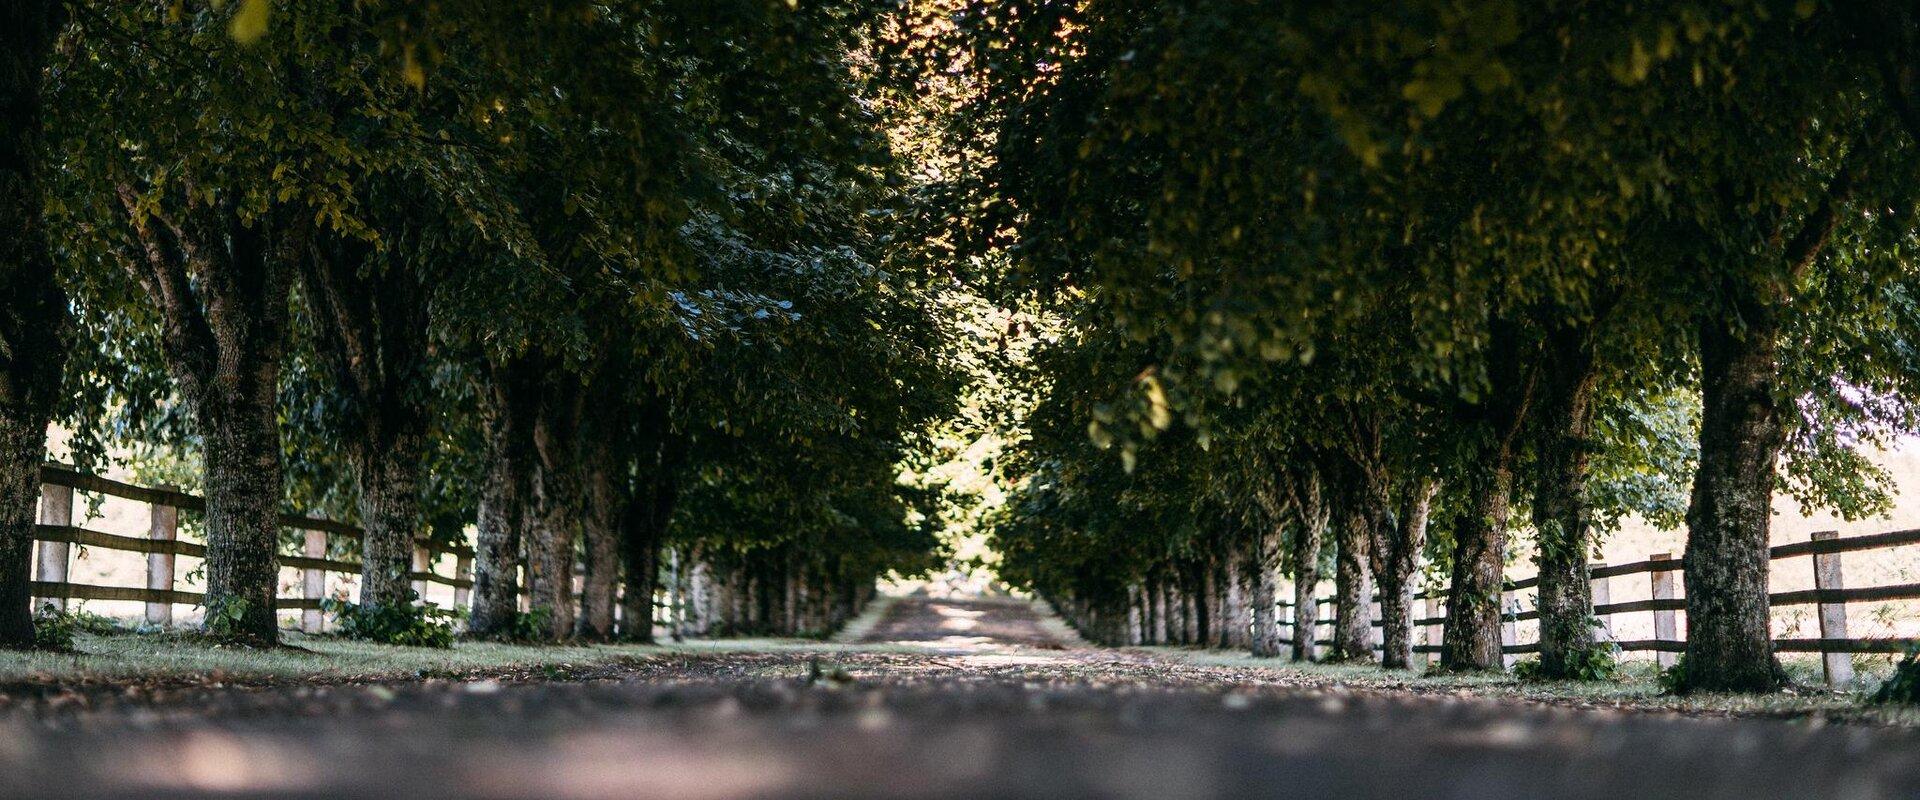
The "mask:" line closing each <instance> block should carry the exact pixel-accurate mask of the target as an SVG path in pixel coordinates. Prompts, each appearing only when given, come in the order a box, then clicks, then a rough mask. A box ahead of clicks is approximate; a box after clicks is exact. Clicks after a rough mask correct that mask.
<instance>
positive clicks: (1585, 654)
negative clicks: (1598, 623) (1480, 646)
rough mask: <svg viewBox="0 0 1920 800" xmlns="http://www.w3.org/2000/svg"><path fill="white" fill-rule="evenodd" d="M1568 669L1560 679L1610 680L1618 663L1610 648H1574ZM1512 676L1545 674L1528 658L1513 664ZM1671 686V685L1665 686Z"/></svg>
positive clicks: (1529, 678)
mask: <svg viewBox="0 0 1920 800" xmlns="http://www.w3.org/2000/svg"><path fill="white" fill-rule="evenodd" d="M1567 667H1568V671H1567V674H1566V675H1565V676H1564V677H1563V678H1561V680H1571V681H1610V680H1613V679H1615V678H1617V677H1619V674H1620V663H1619V661H1618V660H1617V659H1615V658H1614V654H1613V651H1612V649H1611V648H1605V647H1590V648H1586V649H1584V650H1576V651H1574V653H1573V654H1572V657H1571V658H1569V659H1568V660H1567ZM1513 676H1514V677H1515V678H1519V679H1520V680H1522V681H1543V680H1547V678H1546V676H1545V675H1544V674H1543V673H1542V672H1541V670H1540V660H1539V659H1537V658H1530V659H1527V660H1525V661H1521V662H1518V663H1516V664H1514V665H1513ZM1667 688H1669V689H1670V688H1671V687H1667Z"/></svg>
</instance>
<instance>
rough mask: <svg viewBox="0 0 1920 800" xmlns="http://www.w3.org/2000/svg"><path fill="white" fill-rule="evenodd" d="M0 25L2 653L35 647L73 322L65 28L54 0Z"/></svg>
mask: <svg viewBox="0 0 1920 800" xmlns="http://www.w3.org/2000/svg"><path fill="white" fill-rule="evenodd" d="M7 20H8V21H7V23H6V24H5V25H0V287H5V288H4V289H0V647H9V648H11V647H29V646H32V645H33V643H34V638H33V609H32V607H31V603H32V599H31V597H30V595H31V593H32V587H31V585H30V583H31V581H32V579H33V575H32V573H31V570H32V563H33V557H32V552H33V525H34V521H35V520H34V514H35V510H36V509H37V508H38V501H39V499H40V462H41V461H42V459H43V456H44V453H45V449H46V437H47V424H48V423H49V422H50V421H51V419H52V417H53V408H54V405H55V404H56V403H57V402H58V401H59V397H60V388H61V386H60V382H61V377H62V373H63V371H64V369H65V367H66V360H67V348H66V337H67V330H68V328H69V326H70V321H69V319H68V314H67V298H66V294H65V293H64V292H62V291H61V290H60V287H59V284H58V283H56V282H55V280H54V265H53V255H52V252H51V251H50V250H49V249H48V246H47V232H46V215H45V210H44V208H45V200H44V197H43V196H42V192H41V187H40V169H41V154H40V130H41V97H42V95H41V88H42V86H43V84H44V82H45V78H46V63H47V59H48V57H49V56H50V55H51V54H52V51H53V42H54V38H55V37H56V36H57V35H58V34H59V31H60V28H61V26H63V25H64V24H65V22H66V15H65V8H64V5H63V4H62V3H60V2H54V1H53V0H23V1H22V2H19V3H15V4H14V5H13V6H12V8H11V9H10V14H9V16H8V18H7Z"/></svg>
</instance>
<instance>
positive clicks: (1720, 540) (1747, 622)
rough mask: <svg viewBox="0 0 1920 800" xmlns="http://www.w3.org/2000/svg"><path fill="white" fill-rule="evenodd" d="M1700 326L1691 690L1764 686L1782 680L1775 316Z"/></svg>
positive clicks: (1691, 516) (1689, 576)
mask: <svg viewBox="0 0 1920 800" xmlns="http://www.w3.org/2000/svg"><path fill="white" fill-rule="evenodd" d="M1748 311H1749V312H1750V313H1747V314H1744V315H1741V316H1742V317H1743V318H1744V320H1745V322H1746V327H1745V330H1743V331H1736V330H1732V329H1730V326H1729V325H1728V324H1727V323H1726V322H1725V321H1723V320H1721V319H1718V318H1712V317H1707V318H1704V319H1703V320H1702V322H1701V325H1700V379H1701V382H1700V395H1701V401H1702V407H1701V417H1700V467H1699V471H1698V472H1697V473H1695V475H1694V481H1693V497H1692V503H1691V505H1690V506H1689V507H1688V509H1687V551H1686V558H1685V565H1686V586H1687V652H1686V674H1685V680H1684V681H1683V686H1684V688H1686V689H1688V690H1712V691H1738V692H1766V691H1772V690H1773V689H1776V688H1778V687H1780V686H1781V685H1782V684H1783V683H1784V682H1785V673H1784V672H1783V671H1782V670H1781V668H1780V664H1779V662H1778V661H1777V660H1776V659H1775V657H1774V654H1773V638H1772V634H1771V632H1770V628H1769V614H1768V612H1769V606H1768V602H1767V561H1768V552H1767V547H1768V541H1769V533H1770V530H1771V525H1772V516H1773V480H1774V469H1775V466H1776V464H1777V462H1778V460H1779V456H1780V450H1781V448H1782V447H1784V446H1785V444H1786V439H1787V427H1786V424H1785V421H1784V420H1783V419H1782V408H1781V402H1780V400H1779V399H1778V398H1777V397H1776V395H1775V393H1774V386H1775V383H1776V379H1777V375H1778V364H1777V348H1778V341H1779V331H1778V323H1777V321H1776V318H1775V317H1774V316H1773V314H1772V313H1770V311H1769V310H1763V309H1759V308H1750V309H1748Z"/></svg>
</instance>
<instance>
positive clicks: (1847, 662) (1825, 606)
mask: <svg viewBox="0 0 1920 800" xmlns="http://www.w3.org/2000/svg"><path fill="white" fill-rule="evenodd" d="M1838 538H1840V532H1839V531H1815V532H1814V534H1813V540H1814V541H1816V542H1830V541H1833V540H1834V539H1838ZM1813 588H1814V589H1816V590H1818V591H1821V592H1826V591H1835V592H1837V591H1840V590H1841V589H1844V588H1846V581H1845V580H1843V579H1842V577H1841V574H1840V554H1839V553H1815V554H1814V556H1813ZM1819 609H1820V638H1822V639H1845V638H1847V604H1846V603H1844V602H1840V601H1834V602H1828V601H1827V599H1826V598H1824V597H1822V598H1821V599H1820V605H1819ZM1820 660H1821V663H1822V664H1823V665H1824V666H1825V667H1826V673H1827V685H1828V686H1845V685H1847V684H1849V683H1852V682H1853V654H1851V653H1844V652H1842V653H1834V652H1829V651H1828V650H1827V646H1826V645H1825V644H1824V643H1823V644H1822V645H1821V646H1820Z"/></svg>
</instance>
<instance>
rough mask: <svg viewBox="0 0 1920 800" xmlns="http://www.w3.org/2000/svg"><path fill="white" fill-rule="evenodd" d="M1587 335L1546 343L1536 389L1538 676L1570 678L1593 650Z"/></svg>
mask: <svg viewBox="0 0 1920 800" xmlns="http://www.w3.org/2000/svg"><path fill="white" fill-rule="evenodd" d="M1589 335H1590V332H1589V329H1586V328H1568V329H1563V330H1559V331H1556V332H1554V333H1553V334H1552V335H1551V336H1549V338H1548V342H1549V346H1551V347H1552V348H1553V350H1552V352H1551V353H1550V354H1549V358H1547V360H1546V364H1545V366H1544V370H1543V376H1542V382H1541V388H1542V393H1541V406H1540V409H1539V414H1540V418H1539V434H1538V438H1537V439H1536V440H1535V444H1534V459H1535V461H1534V469H1535V478H1534V486H1533V527H1534V530H1535V531H1537V532H1538V535H1539V540H1540V547H1539V554H1538V556H1537V557H1536V559H1535V563H1536V564H1537V565H1538V566H1539V575H1540V672H1541V675H1542V676H1543V677H1548V678H1556V679H1559V678H1568V677H1572V673H1573V666H1574V665H1575V664H1577V663H1579V662H1580V661H1582V660H1583V658H1582V656H1583V655H1584V654H1585V653H1587V652H1588V651H1590V650H1592V649H1593V647H1594V631H1595V630H1596V628H1595V626H1594V624H1593V584H1592V579H1593V576H1592V573H1591V572H1590V570H1589V568H1588V565H1587V548H1588V547H1589V546H1590V544H1591V543H1590V542H1589V541H1588V535H1589V533H1588V531H1589V529H1590V528H1591V522H1592V514H1591V511H1590V509H1589V506H1588V504H1587V472H1588V469H1587V456H1588V453H1589V452H1590V451H1591V449H1592V445H1591V442H1590V436H1591V430H1590V429H1591V426H1592V422H1593V385H1594V381H1595V380H1596V378H1597V375H1598V373H1597V371H1596V370H1595V369H1594V358H1593V349H1592V346H1591V343H1590V341H1589Z"/></svg>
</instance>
